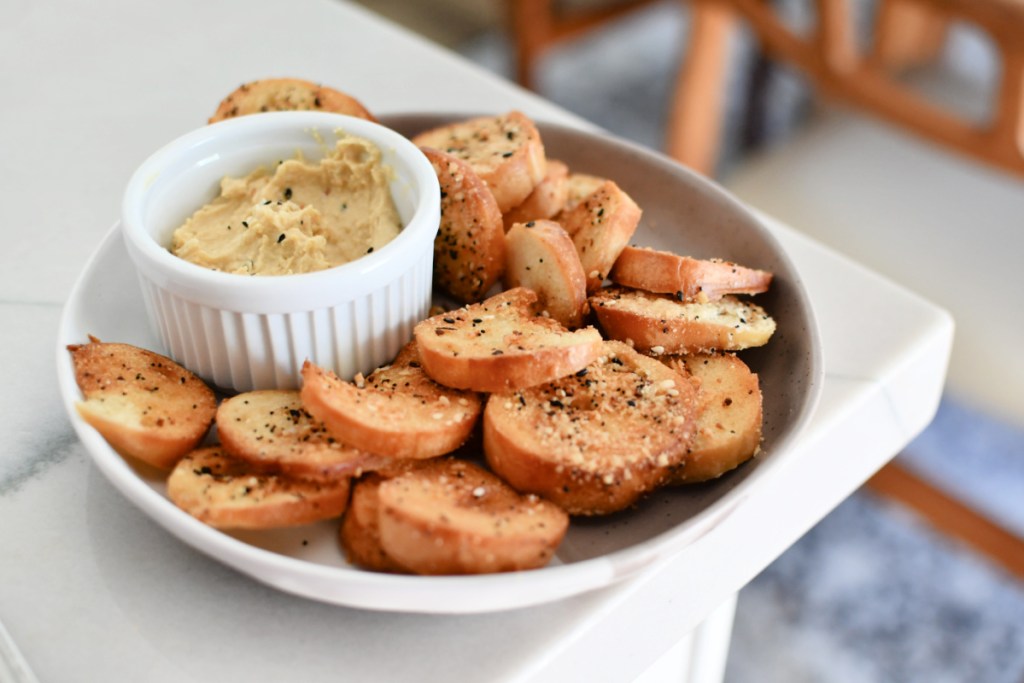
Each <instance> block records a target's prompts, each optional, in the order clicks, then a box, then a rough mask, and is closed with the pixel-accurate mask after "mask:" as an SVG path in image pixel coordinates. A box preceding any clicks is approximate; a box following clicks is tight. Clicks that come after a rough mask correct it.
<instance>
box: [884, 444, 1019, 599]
mask: <svg viewBox="0 0 1024 683" xmlns="http://www.w3.org/2000/svg"><path fill="white" fill-rule="evenodd" d="M867 486H868V488H870V489H871V490H872V491H874V492H875V493H877V494H880V495H882V496H884V497H886V498H890V499H892V500H895V501H897V502H899V503H902V504H903V505H906V506H907V507H909V508H910V509H912V510H914V511H915V512H917V513H918V514H919V515H921V516H922V517H924V518H925V519H926V520H927V521H928V522H929V523H930V524H931V525H932V526H933V527H935V528H936V529H937V530H938V531H939V532H941V533H943V534H945V535H946V536H949V537H951V538H954V539H957V540H959V541H961V542H962V543H965V544H966V545H968V546H970V547H972V548H973V549H974V550H976V551H978V552H980V553H981V554H983V555H984V556H986V557H988V558H989V559H990V560H991V561H992V562H994V563H995V564H997V565H999V566H1000V567H1002V568H1003V569H1005V570H1006V571H1008V572H1010V574H1012V575H1014V576H1016V577H1017V578H1021V579H1024V539H1021V538H1020V537H1018V536H1016V535H1015V534H1013V533H1012V532H1010V531H1008V530H1006V529H1005V528H1003V527H1002V526H1000V525H998V524H996V523H995V522H993V521H991V520H990V519H988V518H987V517H985V516H983V515H981V514H979V513H978V512H976V511H975V510H973V509H971V508H970V507H968V506H966V505H964V504H963V503H961V502H960V501H958V500H956V499H955V498H953V497H951V496H949V495H948V494H946V493H945V492H943V491H942V490H940V489H938V488H936V487H935V486H933V485H932V484H930V483H928V482H927V481H925V480H924V479H922V478H920V477H918V476H917V475H916V474H914V473H913V472H911V471H910V470H908V469H907V468H905V467H903V466H902V465H900V464H898V463H896V462H891V463H889V464H888V465H886V466H885V467H883V468H882V469H881V470H879V471H878V473H877V474H875V476H873V477H872V478H871V479H869V480H868V484H867Z"/></svg>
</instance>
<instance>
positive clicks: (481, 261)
mask: <svg viewBox="0 0 1024 683" xmlns="http://www.w3.org/2000/svg"><path fill="white" fill-rule="evenodd" d="M421 150H422V151H423V154H424V155H426V157H427V159H428V160H429V161H430V164H431V166H433V167H434V172H435V173H436V174H437V179H438V182H439V183H440V185H441V224H440V226H439V228H438V232H437V237H436V238H434V284H436V285H437V286H438V287H439V288H440V289H442V290H444V291H445V292H447V293H448V294H451V295H452V296H453V297H455V298H456V299H458V300H459V301H461V302H463V303H470V302H473V301H479V300H480V299H482V298H483V297H484V295H486V294H487V291H488V290H489V289H490V288H491V286H492V285H494V283H495V282H497V281H498V279H499V278H500V277H501V273H502V270H503V269H504V267H505V229H504V227H503V226H502V222H501V211H500V210H499V209H498V204H497V202H495V201H494V196H493V195H492V194H491V193H490V191H488V189H487V186H486V185H485V184H484V182H483V181H482V180H481V179H480V178H479V176H477V175H476V172H475V171H474V170H473V169H472V167H471V166H470V165H469V164H468V163H467V162H465V161H463V160H461V159H459V158H457V157H454V156H452V155H450V154H446V153H444V152H440V151H438V150H436V149H432V148H430V147H423V148H421Z"/></svg>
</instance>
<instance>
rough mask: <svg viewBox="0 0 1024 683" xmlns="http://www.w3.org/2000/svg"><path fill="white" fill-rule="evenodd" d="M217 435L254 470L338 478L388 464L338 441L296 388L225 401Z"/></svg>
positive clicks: (303, 476) (229, 451)
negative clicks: (307, 405)
mask: <svg viewBox="0 0 1024 683" xmlns="http://www.w3.org/2000/svg"><path fill="white" fill-rule="evenodd" d="M217 435H218V436H219V438H220V442H221V445H222V446H223V447H224V450H225V451H226V452H227V453H229V454H230V455H232V456H234V457H235V458H238V459H240V460H243V461H245V462H247V463H249V465H250V467H252V468H253V469H255V470H259V471H270V472H279V473H281V474H285V475H287V476H292V477H300V478H303V479H336V478H338V477H343V476H351V475H353V474H358V473H359V472H361V471H363V470H370V469H375V468H377V467H380V466H382V465H384V464H386V463H388V462H390V459H389V458H384V457H381V456H379V455H375V454H373V453H371V452H369V451H367V450H361V449H359V448H355V447H353V446H351V445H349V444H347V443H344V442H342V441H341V440H340V439H336V438H335V437H334V436H332V435H331V433H330V432H329V431H328V430H327V427H326V426H325V425H324V423H323V422H321V421H320V420H319V419H317V418H315V417H314V416H313V415H311V414H310V411H309V410H307V408H306V406H305V405H304V404H303V401H302V399H301V397H300V394H299V392H298V391H294V390H285V389H264V390H259V391H249V392H246V393H242V394H238V395H236V396H233V397H231V398H228V399H225V400H224V401H222V402H221V404H220V406H219V407H218V408H217Z"/></svg>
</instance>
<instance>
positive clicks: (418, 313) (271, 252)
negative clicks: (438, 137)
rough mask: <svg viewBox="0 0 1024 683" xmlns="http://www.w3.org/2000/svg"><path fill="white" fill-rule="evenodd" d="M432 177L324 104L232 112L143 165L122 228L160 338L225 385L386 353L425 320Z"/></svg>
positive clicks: (348, 370)
mask: <svg viewBox="0 0 1024 683" xmlns="http://www.w3.org/2000/svg"><path fill="white" fill-rule="evenodd" d="M439 220H440V188H439V186H438V182H437V176H436V174H435V173H434V171H433V169H432V168H431V166H430V163H429V162H428V161H427V160H426V158H425V157H424V156H423V155H422V153H420V151H419V150H418V149H417V148H416V146H415V145H413V144H412V143H411V142H410V141H409V140H408V139H406V138H405V137H403V136H401V135H399V134H398V133H396V132H394V131H392V130H390V129H388V128H386V127H384V126H381V125H379V124H377V123H373V122H370V121H366V120H363V119H357V118H352V117H347V116H343V115H340V114H329V113H323V112H271V113H266V114H258V115H254V116H246V117H240V118H237V119H229V120H227V121H223V122H220V123H215V124H212V125H209V126H205V127H203V128H200V129H198V130H195V131H192V132H190V133H187V134H185V135H183V136H182V137H180V138H178V139H176V140H174V141H172V142H171V143H169V144H168V145H166V146H164V147H163V148H161V149H160V150H158V151H157V152H156V153H154V154H153V155H152V156H150V157H149V158H148V159H146V161H144V162H143V163H142V165H141V166H140V167H139V168H138V169H137V170H136V172H135V173H134V174H133V175H132V177H131V179H130V180H129V182H128V186H127V188H126V190H125V195H124V199H123V203H122V212H121V230H122V234H123V237H124V240H125V244H126V245H127V249H128V253H129V256H130V257H131V259H132V262H133V263H134V265H135V267H136V270H137V272H138V279H139V283H140V286H141V288H142V293H143V299H144V301H145V304H146V310H147V315H148V317H149V320H150V323H151V325H152V327H153V329H154V332H155V333H156V334H157V336H158V338H159V339H160V341H161V343H162V344H163V346H164V351H165V352H166V353H167V354H168V355H170V356H171V357H172V358H174V359H175V360H177V361H178V362H180V363H182V364H183V365H185V366H186V367H188V368H189V369H191V370H192V371H194V372H196V373H197V374H199V375H200V376H201V377H203V378H204V379H206V380H207V381H208V382H210V383H212V384H213V385H215V386H216V387H218V388H220V389H222V390H225V391H232V392H233V391H249V390H252V389H265V388H297V387H298V386H299V385H300V383H301V378H300V369H301V367H302V363H303V362H304V361H305V360H306V359H309V360H311V361H313V362H315V363H317V364H318V365H323V366H325V367H329V368H332V369H333V370H334V371H335V372H337V373H338V374H339V375H340V376H342V377H353V376H355V375H356V374H357V373H368V372H370V371H371V370H372V369H373V368H375V367H377V366H379V365H382V364H384V363H386V362H387V361H388V360H389V359H390V358H392V357H394V355H395V354H396V353H397V352H398V350H399V349H400V348H401V346H402V345H403V344H404V343H405V342H407V341H408V340H409V339H410V338H411V335H412V328H413V326H414V325H415V324H416V322H418V321H419V320H421V319H423V318H424V317H426V315H427V312H428V310H429V307H430V303H431V276H432V258H433V242H434V237H435V236H436V234H437V230H438V224H439Z"/></svg>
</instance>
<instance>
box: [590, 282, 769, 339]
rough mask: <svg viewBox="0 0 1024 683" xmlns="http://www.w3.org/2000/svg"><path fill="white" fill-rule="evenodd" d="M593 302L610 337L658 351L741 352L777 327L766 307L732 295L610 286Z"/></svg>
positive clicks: (600, 322) (599, 320)
mask: <svg viewBox="0 0 1024 683" xmlns="http://www.w3.org/2000/svg"><path fill="white" fill-rule="evenodd" d="M589 302H590V308H591V310H592V311H593V312H594V313H595V314H596V316H597V320H598V324H599V325H600V327H601V329H602V330H603V331H604V333H605V335H606V336H608V337H610V338H612V339H618V340H621V341H627V340H628V341H629V342H630V343H632V344H634V345H635V347H636V348H637V349H638V350H641V351H645V352H650V353H653V354H656V355H657V354H663V353H669V354H674V353H698V352H701V351H715V350H717V351H738V350H741V349H746V348H750V347H754V346H763V345H764V344H766V343H768V340H769V339H770V338H771V336H772V334H773V333H774V332H775V321H774V320H773V319H772V318H771V317H770V316H769V315H768V314H767V313H765V311H764V309H763V308H761V307H760V306H758V305H757V304H754V303H750V302H749V301H744V300H741V299H738V298H736V297H734V296H723V297H722V298H721V299H719V300H718V301H710V302H704V303H702V302H697V301H693V302H680V301H677V300H676V298H675V297H674V296H670V295H666V294H652V293H650V292H644V291H642V290H639V289H626V288H623V287H607V288H605V289H601V290H598V291H597V292H595V293H594V294H593V295H592V296H591V297H590V299H589Z"/></svg>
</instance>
